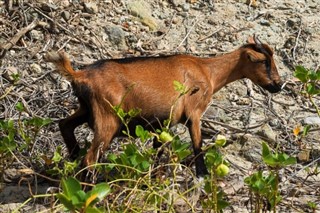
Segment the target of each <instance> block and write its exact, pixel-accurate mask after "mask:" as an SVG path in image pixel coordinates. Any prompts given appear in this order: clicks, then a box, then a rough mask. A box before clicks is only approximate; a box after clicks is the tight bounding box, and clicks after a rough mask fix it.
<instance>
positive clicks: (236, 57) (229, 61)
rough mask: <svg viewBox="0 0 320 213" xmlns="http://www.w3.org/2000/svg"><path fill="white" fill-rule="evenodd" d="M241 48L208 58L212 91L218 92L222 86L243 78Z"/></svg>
mask: <svg viewBox="0 0 320 213" xmlns="http://www.w3.org/2000/svg"><path fill="white" fill-rule="evenodd" d="M240 59H241V50H240V49H239V50H236V51H233V52H231V53H228V54H225V55H221V56H217V57H214V58H210V59H207V61H208V64H207V65H208V68H209V72H210V73H209V74H210V81H211V85H212V87H213V91H212V93H215V92H217V91H218V90H220V89H221V88H222V87H224V86H225V85H227V84H228V83H231V82H233V81H236V80H238V79H241V78H243V74H242V71H241V67H239V66H240V63H239V61H240Z"/></svg>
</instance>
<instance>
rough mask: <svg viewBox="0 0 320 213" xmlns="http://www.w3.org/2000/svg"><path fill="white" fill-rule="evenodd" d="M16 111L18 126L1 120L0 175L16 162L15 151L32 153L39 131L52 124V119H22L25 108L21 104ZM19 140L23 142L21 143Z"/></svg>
mask: <svg viewBox="0 0 320 213" xmlns="http://www.w3.org/2000/svg"><path fill="white" fill-rule="evenodd" d="M16 109H17V110H18V111H19V118H18V124H15V123H14V121H13V120H10V119H9V120H0V161H1V168H0V173H2V172H3V170H4V169H5V167H7V166H9V165H10V164H11V163H12V162H13V161H14V155H13V153H14V151H15V150H17V151H19V152H22V151H27V152H28V153H31V150H32V146H33V144H34V142H35V141H36V138H37V136H38V135H39V131H40V130H41V128H43V127H44V126H46V125H48V124H50V123H51V120H50V119H43V118H39V117H32V118H29V119H22V118H21V116H22V112H23V111H25V108H24V106H23V104H22V103H21V102H18V103H17V104H16ZM18 138H21V139H22V140H20V141H19V140H17V139H18ZM18 142H19V143H18ZM30 159H31V158H30ZM31 160H33V159H31Z"/></svg>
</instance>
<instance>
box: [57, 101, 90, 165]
mask: <svg viewBox="0 0 320 213" xmlns="http://www.w3.org/2000/svg"><path fill="white" fill-rule="evenodd" d="M85 122H88V112H87V109H86V108H85V107H83V106H82V105H80V108H79V109H78V110H77V111H76V112H75V113H74V114H73V115H71V116H70V117H68V118H66V119H63V120H60V122H59V128H60V132H61V135H62V137H63V139H64V142H65V143H66V146H67V148H68V151H69V155H70V158H71V159H73V160H74V159H76V158H77V157H78V156H79V152H80V147H79V145H78V143H77V140H76V137H75V135H74V130H75V128H76V127H77V126H80V125H81V124H83V123H85Z"/></svg>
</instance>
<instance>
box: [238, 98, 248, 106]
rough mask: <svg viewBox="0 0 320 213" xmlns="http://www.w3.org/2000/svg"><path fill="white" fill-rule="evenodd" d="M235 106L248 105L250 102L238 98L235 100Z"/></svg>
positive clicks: (246, 99)
mask: <svg viewBox="0 0 320 213" xmlns="http://www.w3.org/2000/svg"><path fill="white" fill-rule="evenodd" d="M237 104H238V105H250V104H251V100H250V98H239V99H238V100H237Z"/></svg>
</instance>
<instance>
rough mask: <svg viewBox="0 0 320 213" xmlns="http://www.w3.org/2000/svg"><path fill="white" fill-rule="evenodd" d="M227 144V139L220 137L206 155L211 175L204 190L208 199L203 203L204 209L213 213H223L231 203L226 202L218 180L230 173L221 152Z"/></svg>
mask: <svg viewBox="0 0 320 213" xmlns="http://www.w3.org/2000/svg"><path fill="white" fill-rule="evenodd" d="M225 143H226V137H225V136H222V135H218V136H217V139H216V141H215V145H214V146H213V147H211V148H210V149H209V150H207V152H206V154H205V162H206V166H207V168H208V169H209V171H210V175H208V176H206V177H205V185H204V190H205V191H206V193H207V194H208V199H207V200H205V201H203V202H202V207H203V208H204V209H212V210H213V212H215V213H217V212H222V210H223V209H224V208H226V207H227V206H229V203H228V202H227V201H226V200H224V192H223V190H222V189H219V187H218V180H219V179H220V178H223V177H224V176H226V175H227V174H228V173H229V167H228V163H227V162H226V161H225V160H224V159H223V155H222V154H221V153H220V152H219V149H220V147H222V146H224V145H225Z"/></svg>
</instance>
